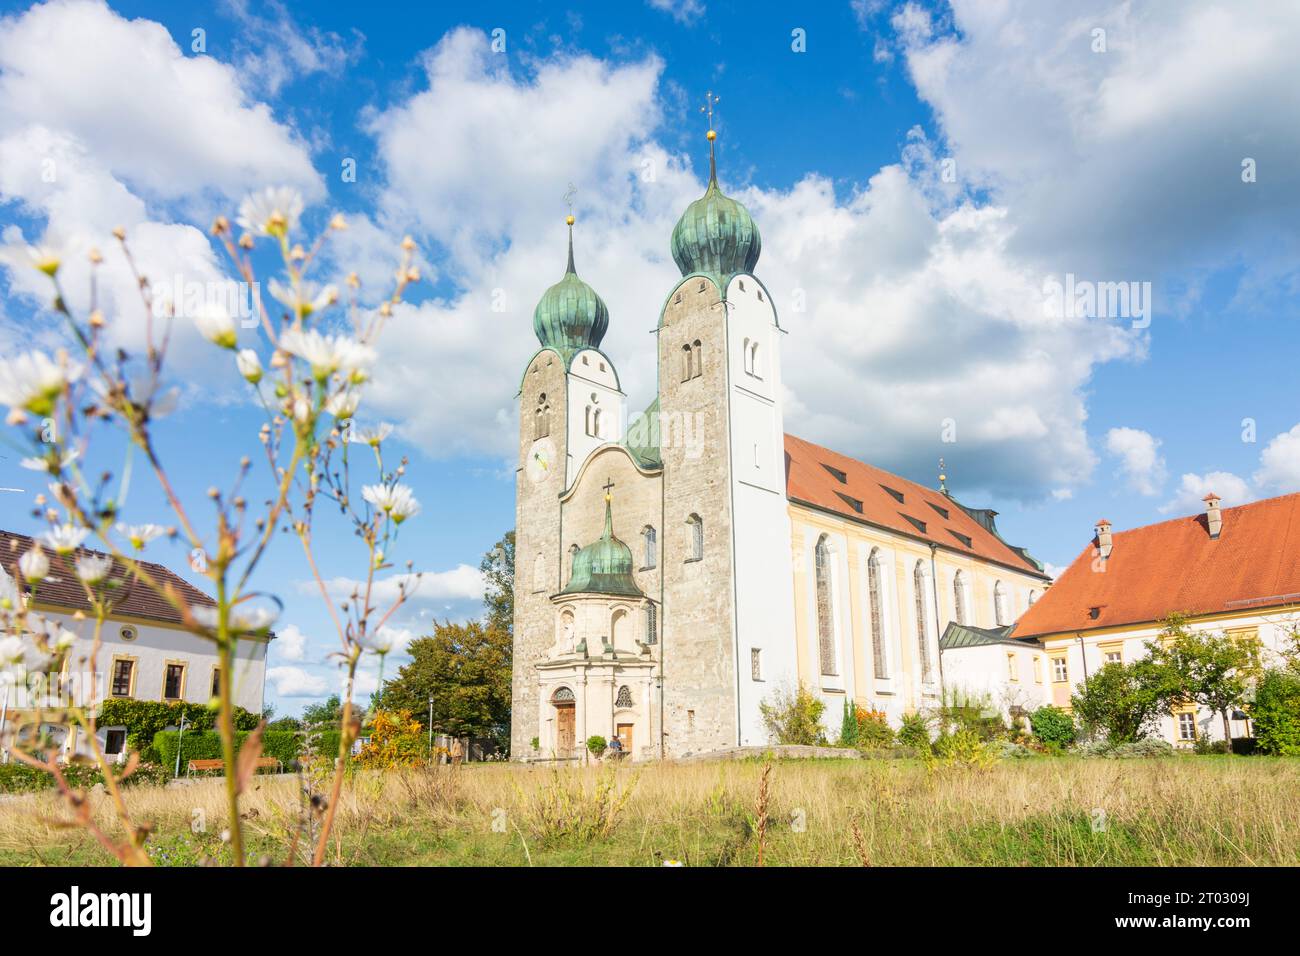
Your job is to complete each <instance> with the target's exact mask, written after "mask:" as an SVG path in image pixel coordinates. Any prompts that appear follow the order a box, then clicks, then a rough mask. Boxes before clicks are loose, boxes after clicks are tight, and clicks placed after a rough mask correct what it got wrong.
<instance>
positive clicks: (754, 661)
mask: <svg viewBox="0 0 1300 956" xmlns="http://www.w3.org/2000/svg"><path fill="white" fill-rule="evenodd" d="M749 676H750V678H751V679H753V680H762V679H763V652H762V651H761V650H759V649H758V648H757V647H751V648H750V649H749Z"/></svg>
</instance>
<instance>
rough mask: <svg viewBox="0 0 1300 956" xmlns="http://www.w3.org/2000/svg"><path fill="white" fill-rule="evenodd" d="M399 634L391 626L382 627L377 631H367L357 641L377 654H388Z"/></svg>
mask: <svg viewBox="0 0 1300 956" xmlns="http://www.w3.org/2000/svg"><path fill="white" fill-rule="evenodd" d="M396 637H397V635H396V634H395V633H394V631H393V629H392V628H391V627H381V628H380V629H379V630H377V631H367V632H366V634H365V636H364V637H363V638H362V639H361V640H359V641H358V642H357V643H358V644H360V645H361V646H362V647H364V648H365V649H366V650H368V651H371V652H373V653H375V654H380V655H383V654H387V653H388V652H389V651H391V650H392V649H393V644H394V642H395V640H396Z"/></svg>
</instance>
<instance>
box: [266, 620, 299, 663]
mask: <svg viewBox="0 0 1300 956" xmlns="http://www.w3.org/2000/svg"><path fill="white" fill-rule="evenodd" d="M307 640H308V638H307V635H306V634H304V633H303V632H302V631H301V630H300V629H299V627H298V625H296V624H290V625H289V626H288V627H286V628H283V629H282V630H277V631H276V632H275V640H274V641H273V642H272V643H271V655H272V656H273V657H275V658H276V659H277V660H282V661H302V660H306V659H307Z"/></svg>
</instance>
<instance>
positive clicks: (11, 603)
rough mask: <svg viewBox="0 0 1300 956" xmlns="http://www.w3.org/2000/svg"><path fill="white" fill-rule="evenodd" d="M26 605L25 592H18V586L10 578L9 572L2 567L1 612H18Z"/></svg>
mask: <svg viewBox="0 0 1300 956" xmlns="http://www.w3.org/2000/svg"><path fill="white" fill-rule="evenodd" d="M24 603H25V601H24V600H23V592H22V591H20V590H18V585H17V584H15V583H14V579H13V578H11V577H10V576H9V572H8V571H6V570H5V569H4V567H3V566H0V610H3V611H18V610H21V609H22V607H23V604H24Z"/></svg>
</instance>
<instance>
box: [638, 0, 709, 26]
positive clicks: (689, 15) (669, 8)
mask: <svg viewBox="0 0 1300 956" xmlns="http://www.w3.org/2000/svg"><path fill="white" fill-rule="evenodd" d="M646 2H647V3H649V4H650V6H652V7H653V8H654V9H656V10H660V11H662V12H664V13H666V14H668V15H669V16H671V17H672V18H673V19H674V20H676V21H677V22H678V23H693V22H694V21H696V20H698V19H699V18H700V17H702V16H704V4H703V3H701V2H700V0H646Z"/></svg>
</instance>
